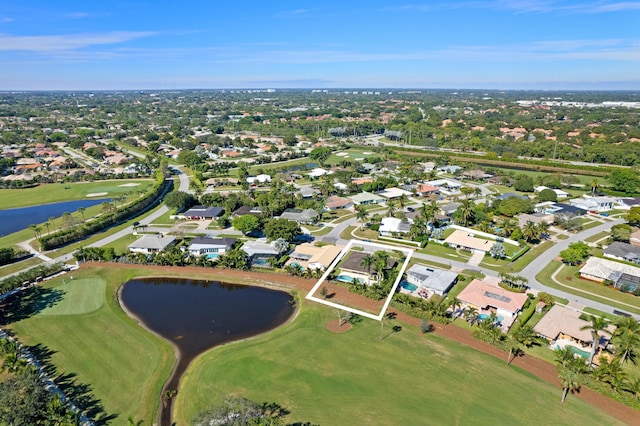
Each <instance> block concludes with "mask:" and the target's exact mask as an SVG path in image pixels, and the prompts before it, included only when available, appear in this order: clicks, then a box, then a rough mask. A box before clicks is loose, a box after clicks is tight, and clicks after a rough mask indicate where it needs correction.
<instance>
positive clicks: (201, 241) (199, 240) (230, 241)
mask: <svg viewBox="0 0 640 426" xmlns="http://www.w3.org/2000/svg"><path fill="white" fill-rule="evenodd" d="M235 243H236V239H235V238H211V237H196V238H194V239H193V240H192V241H191V245H190V246H189V247H191V246H194V245H203V246H225V247H233V245H234V244H235Z"/></svg>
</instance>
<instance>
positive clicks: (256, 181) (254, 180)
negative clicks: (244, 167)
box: [247, 174, 271, 185]
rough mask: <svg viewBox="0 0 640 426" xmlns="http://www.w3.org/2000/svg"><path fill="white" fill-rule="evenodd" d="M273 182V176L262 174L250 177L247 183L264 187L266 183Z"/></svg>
mask: <svg viewBox="0 0 640 426" xmlns="http://www.w3.org/2000/svg"><path fill="white" fill-rule="evenodd" d="M269 182H271V176H269V175H267V174H261V175H257V176H249V177H248V178H247V183H248V184H249V185H263V184H265V183H269Z"/></svg>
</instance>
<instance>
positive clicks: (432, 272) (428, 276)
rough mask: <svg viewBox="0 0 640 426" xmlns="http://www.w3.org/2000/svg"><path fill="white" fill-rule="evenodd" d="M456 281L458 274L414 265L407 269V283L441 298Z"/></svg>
mask: <svg viewBox="0 0 640 426" xmlns="http://www.w3.org/2000/svg"><path fill="white" fill-rule="evenodd" d="M457 280H458V274H456V273H455V272H451V271H445V270H444V269H437V268H432V267H430V266H426V265H421V264H418V263H416V264H415V265H412V266H411V268H409V269H407V281H408V282H410V283H411V284H415V285H417V286H419V287H424V288H425V289H426V290H427V292H428V293H435V294H438V295H440V296H443V295H444V294H445V293H447V292H448V291H449V290H450V289H451V287H453V285H454V284H455V283H456V281H457Z"/></svg>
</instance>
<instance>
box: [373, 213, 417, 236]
mask: <svg viewBox="0 0 640 426" xmlns="http://www.w3.org/2000/svg"><path fill="white" fill-rule="evenodd" d="M412 224H413V220H411V219H408V218H405V219H398V218H397V217H383V218H382V220H381V221H380V227H379V228H378V232H379V233H380V235H381V236H383V237H385V236H386V237H390V236H393V235H394V234H406V233H407V232H409V230H411V225H412Z"/></svg>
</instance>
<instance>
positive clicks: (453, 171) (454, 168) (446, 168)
mask: <svg viewBox="0 0 640 426" xmlns="http://www.w3.org/2000/svg"><path fill="white" fill-rule="evenodd" d="M460 170H462V167H460V166H441V167H438V171H440V172H444V173H450V174H452V175H454V174H456V173H458V172H459V171H460Z"/></svg>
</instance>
